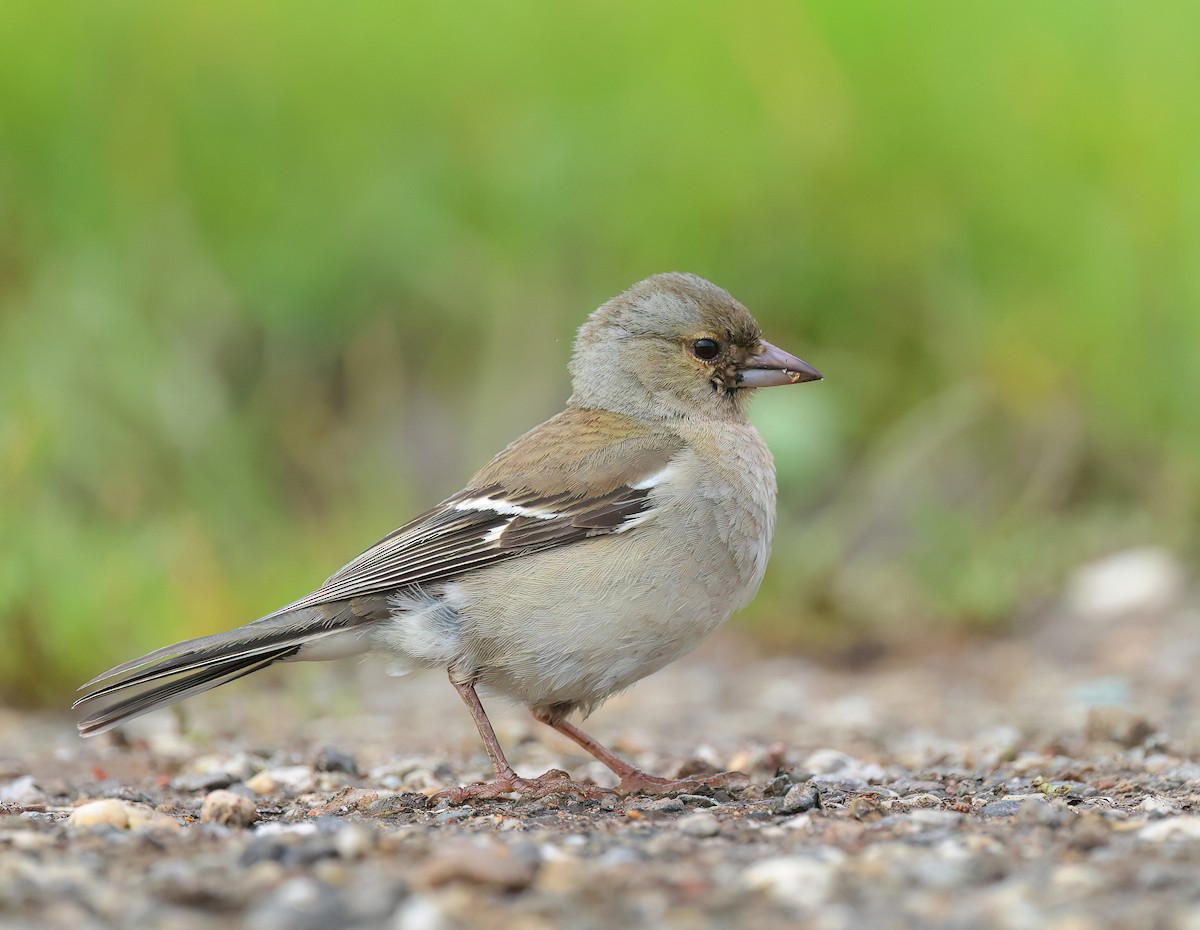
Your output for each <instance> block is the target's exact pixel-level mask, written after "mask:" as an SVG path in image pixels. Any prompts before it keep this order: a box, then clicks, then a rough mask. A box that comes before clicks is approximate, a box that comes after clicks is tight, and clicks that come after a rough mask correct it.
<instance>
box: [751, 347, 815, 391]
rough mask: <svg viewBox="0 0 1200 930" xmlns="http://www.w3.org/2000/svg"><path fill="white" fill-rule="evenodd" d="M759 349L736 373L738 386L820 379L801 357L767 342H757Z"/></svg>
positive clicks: (755, 386)
mask: <svg viewBox="0 0 1200 930" xmlns="http://www.w3.org/2000/svg"><path fill="white" fill-rule="evenodd" d="M759 346H760V348H761V351H760V352H759V353H758V355H755V356H754V357H753V358H751V359H750V360H749V361H747V362H746V363H745V364H744V365H743V366H742V367H741V368H739V369H738V373H737V386H738V387H740V388H760V387H774V386H775V385H777V384H800V383H801V382H802V381H820V380H821V373H820V372H819V371H817V370H816V369H815V368H813V367H812V365H810V364H808V362H806V361H804V360H803V359H798V358H796V356H794V355H789V354H788V353H787V352H784V351H783V349H780V348H778V347H776V346H773V345H771V343H769V342H766V341H764V342H761V343H759Z"/></svg>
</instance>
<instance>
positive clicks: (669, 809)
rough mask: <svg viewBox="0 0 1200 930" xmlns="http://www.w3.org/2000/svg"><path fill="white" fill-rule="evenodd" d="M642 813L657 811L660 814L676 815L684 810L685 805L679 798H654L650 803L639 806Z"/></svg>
mask: <svg viewBox="0 0 1200 930" xmlns="http://www.w3.org/2000/svg"><path fill="white" fill-rule="evenodd" d="M641 809H642V810H644V811H658V812H659V813H662V814H676V813H679V812H680V811H683V810H686V809H687V805H685V804H684V803H683V801H681V800H680V799H679V798H655V799H654V800H652V801H646V802H645V803H643V804H642V805H641Z"/></svg>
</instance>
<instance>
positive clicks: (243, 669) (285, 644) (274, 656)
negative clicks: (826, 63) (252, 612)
mask: <svg viewBox="0 0 1200 930" xmlns="http://www.w3.org/2000/svg"><path fill="white" fill-rule="evenodd" d="M386 615H387V607H386V602H385V601H383V599H378V601H376V600H375V599H365V598H364V599H357V600H355V601H353V602H345V601H343V602H340V603H333V604H323V605H320V606H319V607H313V608H306V609H303V610H297V611H289V612H288V613H285V614H273V615H271V616H269V617H265V618H263V619H262V620H257V621H255V622H254V623H250V624H247V625H246V626H243V627H239V628H237V629H235V630H229V631H227V632H224V633H217V634H215V635H213V636H204V637H201V638H199V639H192V640H187V641H185V642H182V643H176V644H174V645H172V646H166V647H164V648H162V649H157V650H155V651H154V652H151V653H148V654H146V655H144V656H142V657H141V658H138V659H133V660H131V661H129V662H123V663H122V664H120V665H118V666H115V667H114V668H111V669H109V670H108V671H107V672H105V673H103V674H102V675H98V676H97V677H95V678H93V679H92V680H91V681H89V682H88V683H87V684H85V685H84V686H83V688H81V689H80V690H84V689H86V688H90V687H92V686H93V685H98V684H101V683H102V682H110V683H109V684H105V685H104V686H103V687H100V688H97V689H95V690H93V691H91V692H90V693H89V694H85V695H84V696H83V697H81V698H80V699H79V700H78V701H76V702H75V704H74V705H73V706H74V707H80V706H82V705H85V704H91V703H92V702H93V701H98V700H101V699H103V698H107V697H110V696H112V695H115V694H120V693H121V692H125V691H134V693H133V694H131V695H130V696H128V697H125V698H123V699H121V700H118V701H116V702H115V703H112V704H109V705H107V706H105V707H102V708H100V709H99V710H96V711H94V712H93V713H91V714H90V715H88V716H87V717H85V718H84V719H83V720H81V721H80V722H79V723H78V724H77V726H78V728H79V732H80V733H81V734H82V735H84V736H92V735H94V734H96V733H103V732H104V731H105V730H108V729H111V728H112V727H114V726H117V725H118V724H120V723H123V722H125V721H126V720H131V719H132V718H134V717H138V716H141V715H142V714H145V713H148V712H150V711H152V710H155V709H157V708H159V707H163V706H166V705H167V704H173V703H175V702H176V701H182V700H183V699H184V698H188V697H191V696H192V695H194V694H199V693H201V692H202V691H208V690H209V689H210V688H216V687H217V686H219V685H223V684H225V683H226V682H230V681H233V680H235V679H237V678H241V677H242V676H243V675H249V674H250V673H251V672H256V671H258V670H259V669H262V668H266V667H267V666H268V665H271V664H272V663H274V662H278V661H280V660H283V659H289V658H295V657H297V656H300V658H304V656H302V655H300V653H301V650H303V649H304V647H305V646H307V645H309V644H311V643H317V642H320V641H323V640H324V641H328V638H329V637H331V636H333V635H334V634H337V633H342V632H346V631H348V630H352V629H353V628H355V627H358V626H363V625H366V624H369V623H373V622H375V621H377V620H380V619H382V618H383V617H384V616H386ZM312 657H313V658H316V657H318V656H315V655H314V656H312ZM113 679H116V680H113ZM164 679H170V680H167V681H164ZM155 682H161V683H160V684H154V683H155Z"/></svg>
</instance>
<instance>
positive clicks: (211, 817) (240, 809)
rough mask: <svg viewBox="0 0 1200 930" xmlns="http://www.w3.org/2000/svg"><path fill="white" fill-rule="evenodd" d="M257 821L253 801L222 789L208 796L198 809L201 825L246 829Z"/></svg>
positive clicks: (257, 817)
mask: <svg viewBox="0 0 1200 930" xmlns="http://www.w3.org/2000/svg"><path fill="white" fill-rule="evenodd" d="M259 819H260V815H259V813H258V809H257V808H256V807H255V806H254V802H253V801H251V800H250V799H249V798H245V797H242V796H241V795H240V794H235V793H234V792H232V791H225V790H223V789H219V790H217V791H213V792H211V793H210V794H208V796H207V797H205V799H204V804H203V806H202V807H201V808H200V820H201V822H203V823H219V824H221V825H223V826H227V827H248V826H250V824H252V823H254V822H255V821H257V820H259Z"/></svg>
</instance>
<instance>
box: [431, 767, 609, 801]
mask: <svg viewBox="0 0 1200 930" xmlns="http://www.w3.org/2000/svg"><path fill="white" fill-rule="evenodd" d="M615 793H616V792H615V791H614V789H612V788H601V787H599V786H598V785H585V784H583V783H582V782H577V781H574V780H572V778H571V776H570V775H568V774H567V773H566V772H564V771H562V770H561V769H550V771H548V772H545V773H543V774H541V775H539V776H538V777H537V778H522V777H521V776H520V775H511V776H508V777H502V778H497V779H495V780H494V781H489V782H477V783H475V784H473V785H461V786H459V787H456V788H445V789H443V790H441V791H439V792H438V793H437V794H435V795H434V796H433V799H434V800H435V801H449V802H450V803H451V804H465V803H466V802H467V801H488V800H494V799H496V798H503V797H507V796H508V795H516V796H517V797H520V798H528V799H533V798H544V797H547V796H549V795H552V794H566V795H571V796H573V797H577V798H580V799H583V800H589V799H599V798H601V797H603V796H604V795H606V794H607V795H611V794H615Z"/></svg>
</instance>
